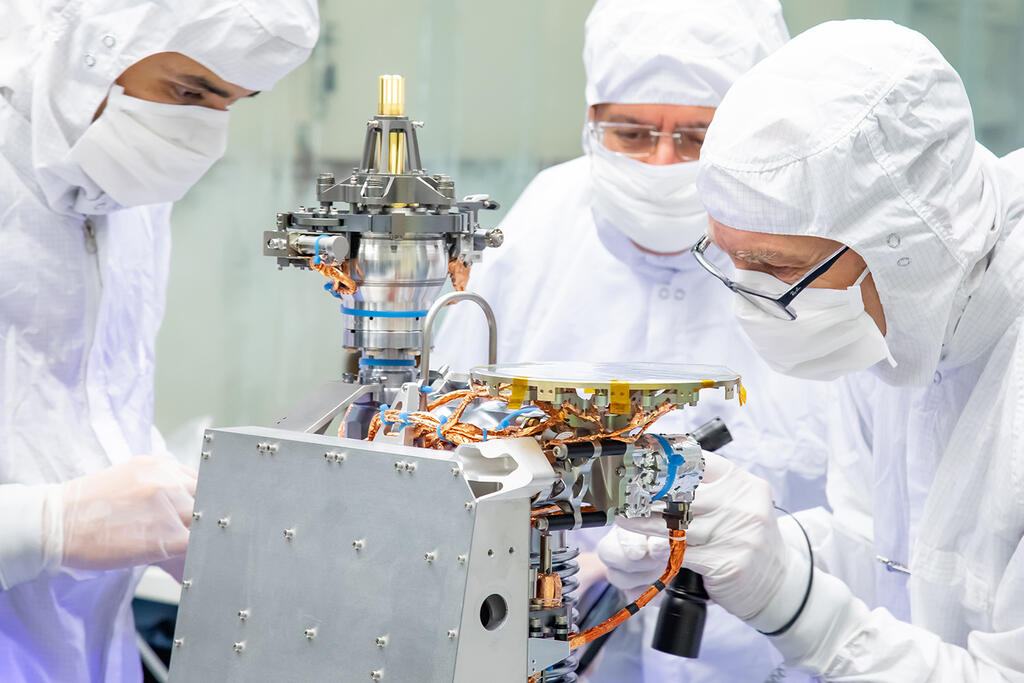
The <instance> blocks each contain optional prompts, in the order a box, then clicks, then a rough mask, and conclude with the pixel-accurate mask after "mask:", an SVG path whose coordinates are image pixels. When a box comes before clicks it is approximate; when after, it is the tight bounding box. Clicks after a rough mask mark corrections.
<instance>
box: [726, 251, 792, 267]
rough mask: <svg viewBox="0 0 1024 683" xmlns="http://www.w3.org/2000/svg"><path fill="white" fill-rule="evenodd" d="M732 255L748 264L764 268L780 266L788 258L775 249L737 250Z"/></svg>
mask: <svg viewBox="0 0 1024 683" xmlns="http://www.w3.org/2000/svg"><path fill="white" fill-rule="evenodd" d="M732 255H733V256H734V257H736V258H738V259H739V260H741V261H746V262H747V263H756V264H759V265H763V266H779V265H780V263H779V262H780V261H781V262H782V263H785V262H786V260H787V257H786V256H785V255H783V254H782V253H781V252H778V251H775V250H774V249H737V250H736V251H734V252H732Z"/></svg>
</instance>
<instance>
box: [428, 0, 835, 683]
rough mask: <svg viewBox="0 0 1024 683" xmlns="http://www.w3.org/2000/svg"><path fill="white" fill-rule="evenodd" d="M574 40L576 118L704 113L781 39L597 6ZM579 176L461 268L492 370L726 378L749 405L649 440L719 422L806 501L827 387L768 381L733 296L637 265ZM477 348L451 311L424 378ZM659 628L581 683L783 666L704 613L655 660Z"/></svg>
mask: <svg viewBox="0 0 1024 683" xmlns="http://www.w3.org/2000/svg"><path fill="white" fill-rule="evenodd" d="M586 32H587V37H586V47H585V49H584V64H585V66H586V69H587V77H588V81H587V103H588V105H593V104H598V103H602V102H619V103H666V104H679V105H700V106H715V105H717V104H718V102H719V101H720V100H721V97H722V95H724V93H725V91H726V90H727V89H728V87H729V85H730V84H731V83H732V82H733V80H735V79H736V78H737V77H738V76H739V75H740V74H741V73H743V72H744V71H745V70H746V69H749V68H750V67H751V66H752V65H753V64H755V63H756V62H757V61H758V60H760V59H761V58H763V57H764V56H765V55H767V54H768V53H770V52H771V51H772V50H774V49H776V48H777V47H779V46H780V45H782V44H783V42H784V41H785V39H786V37H787V36H786V33H785V28H784V24H783V23H782V16H781V10H780V8H779V5H778V3H776V2H747V3H742V2H741V3H733V2H724V3H723V2H695V3H687V4H685V5H681V4H677V3H669V2H640V3H622V2H599V3H598V4H597V6H596V7H595V9H594V10H593V12H592V13H591V16H590V18H589V19H588V20H587V26H586ZM589 151H593V150H589ZM591 172H592V168H591V156H590V154H588V155H587V156H584V157H581V158H578V159H574V160H572V161H569V162H567V163H563V164H560V165H558V166H555V167H553V168H549V169H547V170H545V171H542V172H541V173H540V174H539V175H538V176H537V177H536V178H535V179H534V180H533V182H531V183H530V185H529V186H528V187H527V188H526V190H525V191H524V192H523V194H522V195H521V196H520V197H519V199H518V200H517V202H516V203H515V205H514V206H513V207H512V209H511V210H510V211H509V213H508V215H507V217H506V218H505V220H504V221H503V222H502V224H501V227H502V229H503V230H504V232H505V243H504V244H503V245H502V246H501V247H500V248H498V249H493V250H488V251H486V252H485V254H484V258H483V262H482V263H481V264H480V265H477V266H475V267H474V268H473V271H472V273H471V275H470V280H469V287H468V289H470V290H472V291H475V292H477V293H479V294H481V295H483V296H484V298H485V299H487V301H488V302H489V303H490V304H491V306H492V307H493V308H494V311H495V315H496V317H497V322H498V332H499V339H498V360H499V361H502V362H511V361H525V360H567V361H568V360H574V361H624V362H628V361H652V362H658V361H661V362H689V363H705V364H723V365H727V366H729V367H730V368H732V369H734V370H736V371H737V372H740V373H741V374H742V375H743V379H744V383H745V384H746V385H747V386H748V387H749V389H750V399H749V402H748V403H747V405H746V406H745V407H743V408H740V407H739V406H738V404H736V403H735V402H730V403H727V402H725V401H724V400H723V399H722V397H721V396H720V394H717V393H707V394H706V395H704V396H702V397H701V401H700V403H699V404H698V405H697V406H696V407H694V408H686V409H684V410H680V411H675V412H673V413H670V414H669V415H667V416H666V417H665V418H663V419H662V420H660V421H659V422H658V425H657V427H656V430H657V431H661V432H665V433H670V432H686V431H689V430H691V429H693V428H694V427H696V426H698V425H700V424H701V423H703V422H705V421H706V420H709V419H711V418H712V417H715V416H721V417H722V418H723V419H724V420H725V422H726V423H727V424H728V426H729V428H730V430H731V431H732V434H733V436H734V437H735V440H736V442H735V444H734V445H733V447H731V448H730V447H727V448H726V449H724V452H726V453H729V454H731V456H733V457H735V458H737V459H740V460H741V461H742V462H743V463H744V465H745V466H748V467H751V468H754V469H755V471H757V472H758V473H760V474H761V475H763V476H767V477H770V478H771V479H772V482H773V485H774V486H775V488H776V493H777V495H778V499H779V501H780V504H785V505H792V506H794V508H800V507H808V506H812V505H816V504H818V503H819V502H820V501H821V500H822V499H823V495H824V492H823V486H822V477H823V473H824V466H825V460H826V452H825V444H824V442H823V436H822V434H823V430H824V427H823V414H822V412H821V411H822V407H823V406H824V405H825V404H826V403H827V402H828V400H829V399H828V398H827V396H828V394H827V391H828V388H827V386H826V385H824V384H814V383H811V384H808V383H805V382H800V381H797V380H793V379H789V378H786V377H783V376H781V375H778V374H777V373H774V372H772V371H770V370H769V369H768V368H767V366H765V364H764V363H763V362H762V361H761V360H760V359H759V358H758V357H757V355H756V354H755V353H754V352H753V351H752V349H751V348H750V346H749V345H748V343H747V342H746V340H745V338H744V337H743V336H742V334H741V333H740V331H739V328H738V327H737V325H736V323H735V321H734V320H733V318H732V316H731V313H730V295H729V292H728V291H726V290H725V289H724V288H722V287H721V286H720V285H718V283H715V282H709V281H708V279H707V278H705V277H704V276H703V275H704V274H703V272H702V271H700V269H699V266H698V265H697V264H696V263H695V262H694V260H693V258H692V256H690V254H689V253H681V254H675V255H655V254H648V253H645V252H642V251H641V250H639V249H638V248H637V247H636V246H635V245H634V244H633V243H632V242H631V241H630V239H629V238H627V237H626V235H625V234H623V232H622V231H621V230H620V229H619V228H618V227H616V226H615V225H614V224H612V223H611V222H610V221H609V220H608V219H607V218H606V217H604V216H602V215H600V214H599V212H598V211H597V210H596V209H594V207H593V204H594V202H593V184H592V181H591ZM693 241H696V238H695V237H694V238H693ZM486 347H487V345H486V325H485V324H484V318H483V315H482V314H481V313H480V312H479V311H478V310H477V309H476V308H475V307H472V306H469V305H456V306H453V307H452V308H451V309H450V311H449V313H448V317H447V319H446V320H445V322H444V324H443V326H442V328H441V330H440V332H439V335H438V340H437V343H436V348H435V351H434V355H433V356H432V359H433V363H434V367H435V369H436V368H438V367H440V366H441V365H442V364H448V365H450V366H451V367H453V368H455V369H457V370H466V369H468V368H469V367H471V366H472V365H478V364H482V363H484V362H486V353H485V351H486ZM794 443H796V444H798V445H797V446H796V447H795V448H794V447H793V444H794ZM655 564H657V563H655ZM661 567H662V568H663V567H664V558H662V562H661ZM621 569H622V570H623V571H628V567H626V566H624V567H621ZM657 573H660V569H659V570H658V572H657ZM654 578H656V576H655V577H654ZM652 580H653V579H652ZM656 620H657V603H655V604H652V605H650V606H648V607H646V608H644V610H642V611H641V613H640V614H638V615H637V616H636V617H635V618H633V619H630V620H629V621H628V622H626V624H624V625H623V626H621V627H620V628H619V629H618V632H617V633H616V634H615V635H614V636H613V638H612V640H610V641H609V643H608V645H607V646H606V647H605V648H604V654H603V655H602V660H601V661H600V662H599V666H598V667H597V669H596V671H593V672H592V673H591V674H590V675H589V676H588V679H589V680H590V681H592V682H594V681H644V680H646V681H663V680H665V681H667V680H671V681H723V680H728V681H752V682H756V683H761V682H762V681H764V680H765V679H766V678H767V677H768V675H769V674H770V673H771V672H772V670H773V669H774V667H775V666H776V664H777V663H778V662H779V661H780V659H781V658H780V657H779V655H778V654H777V653H776V652H774V651H773V650H772V648H771V647H770V646H768V643H767V640H766V639H764V638H763V637H761V636H759V635H758V634H756V633H755V632H754V631H753V630H751V629H749V628H746V627H744V626H742V625H741V624H740V623H739V622H738V621H737V620H735V619H734V618H732V617H730V616H729V615H727V614H726V613H724V612H723V611H722V610H720V609H718V608H716V607H714V606H712V607H711V608H710V615H709V619H708V624H707V629H706V632H705V636H704V640H703V645H702V651H701V656H700V658H699V659H697V660H686V659H680V658H677V657H673V656H671V655H666V654H663V653H661V652H658V651H655V650H653V649H652V648H651V647H650V642H651V637H652V633H653V628H654V624H655V623H656ZM797 675H798V676H799V674H797ZM787 680H797V679H794V678H792V675H791V676H790V678H789V679H787Z"/></svg>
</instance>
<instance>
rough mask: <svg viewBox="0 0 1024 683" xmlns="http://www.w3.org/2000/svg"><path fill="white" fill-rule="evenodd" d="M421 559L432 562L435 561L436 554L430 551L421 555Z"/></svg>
mask: <svg viewBox="0 0 1024 683" xmlns="http://www.w3.org/2000/svg"><path fill="white" fill-rule="evenodd" d="M423 559H424V560H426V561H427V562H433V561H434V560H435V559H437V554H436V553H435V552H434V551H430V552H429V553H423Z"/></svg>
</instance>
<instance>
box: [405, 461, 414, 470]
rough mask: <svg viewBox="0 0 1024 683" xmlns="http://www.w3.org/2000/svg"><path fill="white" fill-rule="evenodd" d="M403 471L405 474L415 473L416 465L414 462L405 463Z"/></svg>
mask: <svg viewBox="0 0 1024 683" xmlns="http://www.w3.org/2000/svg"><path fill="white" fill-rule="evenodd" d="M404 469H405V471H406V472H415V471H416V463H414V462H407V463H405V468H404Z"/></svg>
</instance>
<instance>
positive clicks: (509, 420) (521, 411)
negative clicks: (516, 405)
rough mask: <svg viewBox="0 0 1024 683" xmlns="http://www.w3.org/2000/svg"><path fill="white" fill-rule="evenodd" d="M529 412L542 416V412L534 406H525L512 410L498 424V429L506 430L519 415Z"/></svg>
mask: <svg viewBox="0 0 1024 683" xmlns="http://www.w3.org/2000/svg"><path fill="white" fill-rule="evenodd" d="M531 410H536V411H537V412H539V413H540V414H541V415H543V414H544V412H543V411H541V410H540V408H537V407H536V406H526V407H525V408H520V409H519V410H514V411H512V412H511V413H510V414H508V415H506V416H505V419H504V420H502V421H501V422H499V423H498V429H499V430H501V429H506V428H507V427H508V426H509V425H510V424H512V420H514V419H516V418H517V417H519V416H520V415H523V414H525V413H528V412H530V411H531Z"/></svg>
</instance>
